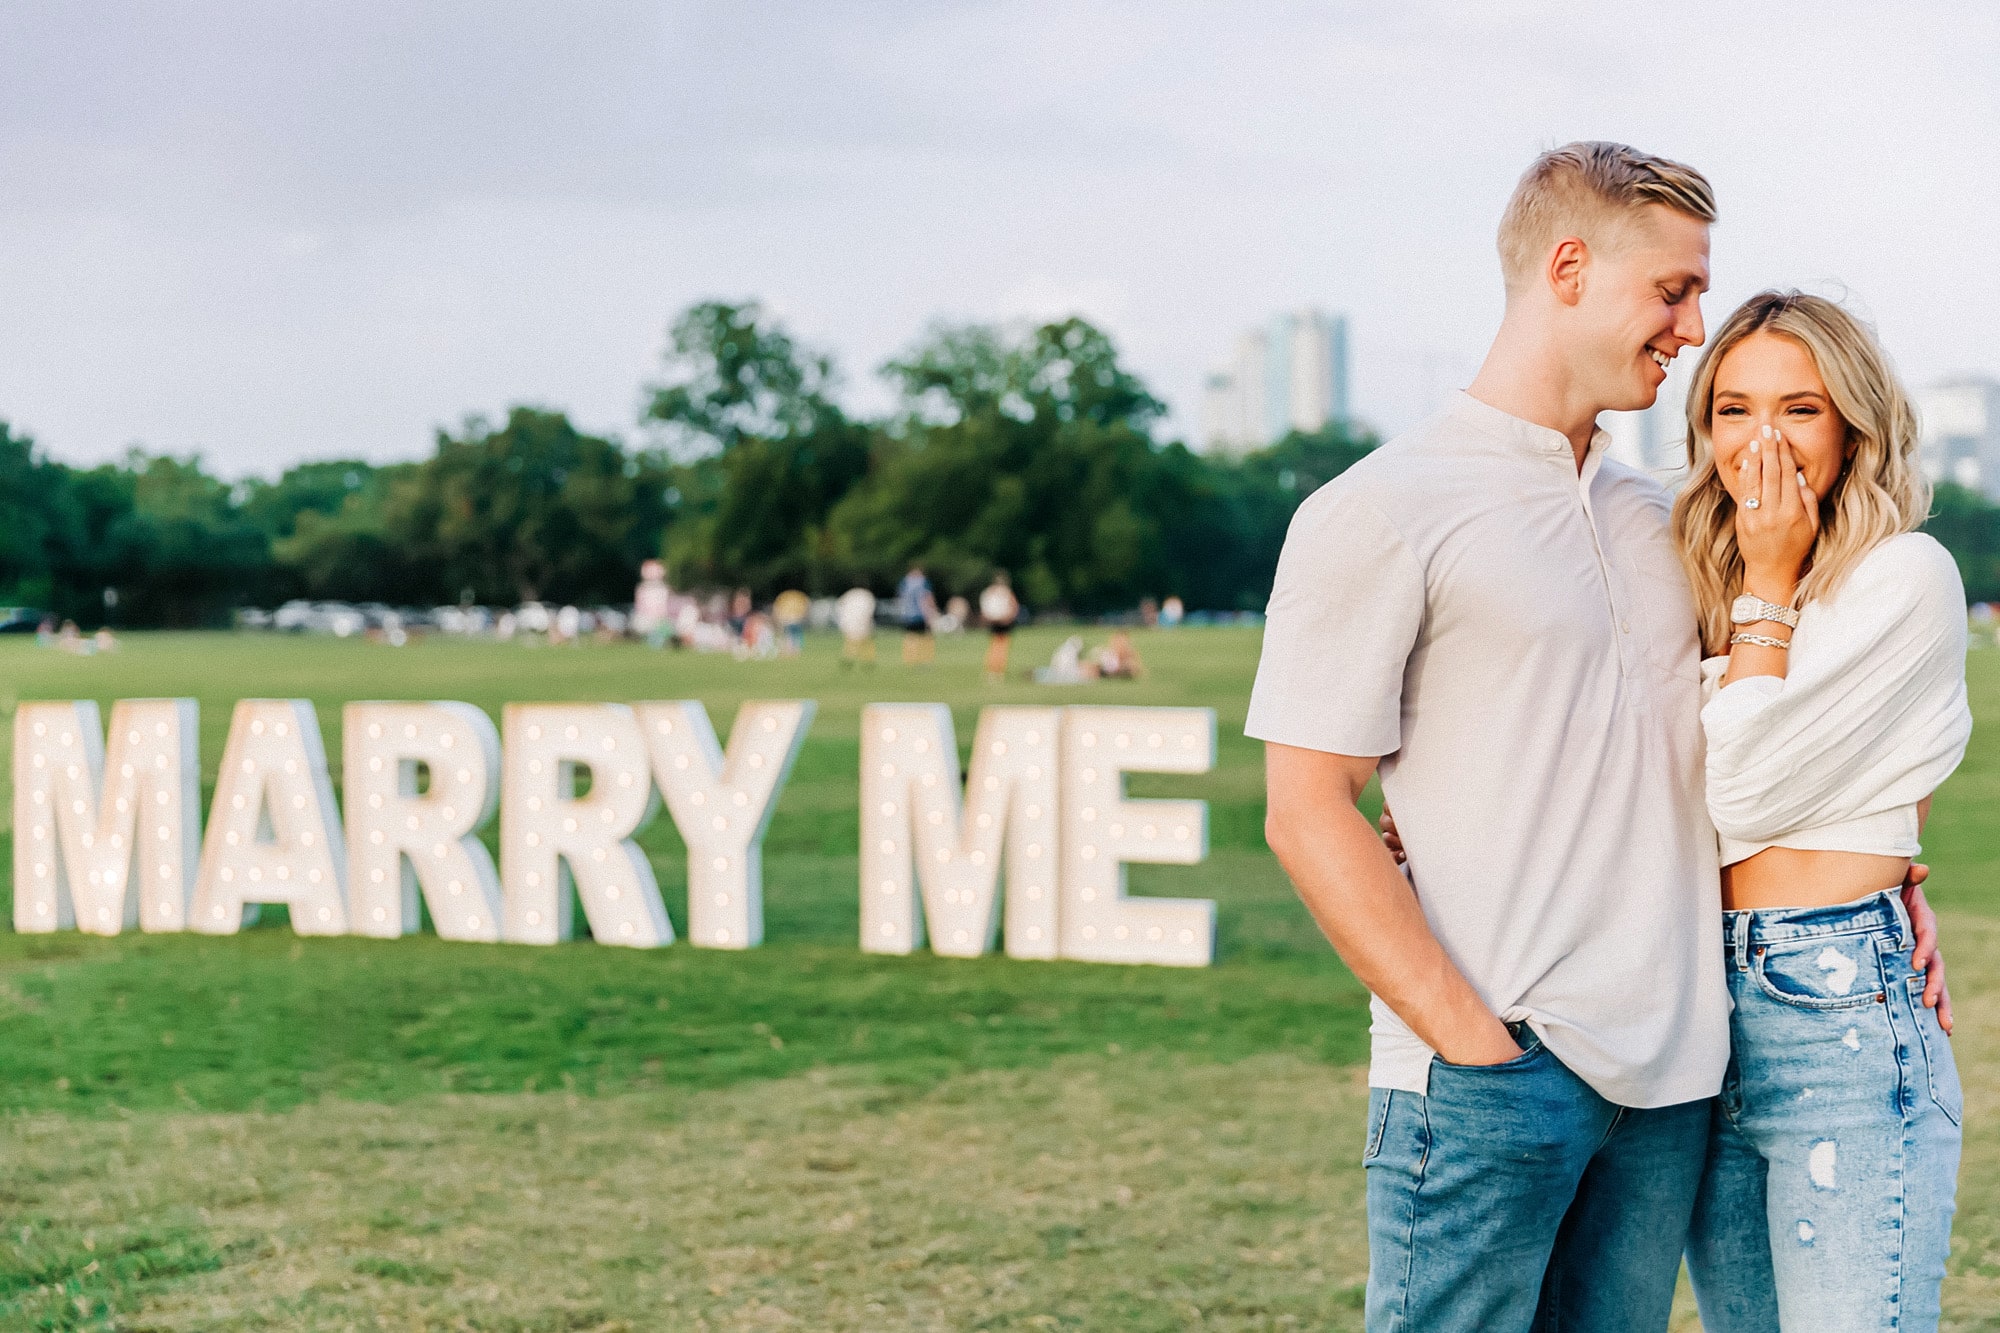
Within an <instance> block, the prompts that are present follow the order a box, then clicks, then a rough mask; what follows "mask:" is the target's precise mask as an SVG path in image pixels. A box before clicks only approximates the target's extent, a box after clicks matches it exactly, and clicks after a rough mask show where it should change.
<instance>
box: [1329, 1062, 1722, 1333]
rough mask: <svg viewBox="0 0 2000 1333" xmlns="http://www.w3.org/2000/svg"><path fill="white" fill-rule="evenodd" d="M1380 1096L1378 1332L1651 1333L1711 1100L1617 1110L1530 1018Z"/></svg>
mask: <svg viewBox="0 0 2000 1333" xmlns="http://www.w3.org/2000/svg"><path fill="white" fill-rule="evenodd" d="M1516 1035H1517V1038H1518V1039H1519V1040H1521V1041H1522V1042H1524V1043H1525V1045H1526V1049H1525V1050H1524V1051H1523V1052H1522V1054H1521V1056H1520V1057H1519V1058H1518V1059H1514V1060H1509V1061H1507V1062H1506V1063H1505V1064H1499V1065H1489V1066H1481V1067H1477V1068H1473V1067H1467V1066H1461V1065H1452V1064H1446V1063H1445V1062H1444V1061H1442V1060H1433V1061H1432V1062H1431V1075H1430V1093H1429V1095H1428V1096H1418V1095H1417V1094H1415V1093H1410V1092H1394V1091H1388V1090H1385V1089H1382V1088H1376V1089H1374V1090H1373V1091H1371V1092H1370V1093H1369V1095H1368V1146H1367V1149H1366V1155H1365V1157H1364V1159H1363V1160H1364V1162H1365V1164H1366V1166H1367V1168H1368V1315H1367V1318H1368V1328H1369V1333H1556V1331H1557V1330H1560V1331H1561V1333H1651V1331H1653V1330H1664V1329H1665V1328H1666V1327H1667V1320H1668V1318H1669V1315H1670V1313H1671V1311H1672V1307H1673V1300H1674V1283H1675V1280H1676V1279H1677V1278H1678V1277H1679V1275H1680V1261H1681V1249H1682V1246H1683V1244H1684V1243H1685V1241H1686V1238H1687V1225H1688V1218H1689V1215H1690V1214H1691V1213H1692V1211H1693V1208H1694V1199H1695V1191H1696V1190H1697V1188H1698V1187H1699V1185H1700V1182H1701V1171H1702V1161H1703V1150H1704V1148H1705V1145H1706V1143H1707V1140H1708V1116H1709V1103H1708V1102H1706V1101H1700V1102H1689V1103H1686V1104H1684V1105H1680V1106H1667V1107H1660V1108H1657V1109H1654V1110H1632V1109H1629V1108H1627V1107H1621V1106H1616V1105H1613V1104H1612V1103H1610V1102H1608V1101H1606V1100H1605V1099H1604V1098H1602V1097H1600V1096H1599V1095H1598V1094H1597V1093H1596V1092H1595V1091H1594V1090H1593V1089H1592V1088H1591V1087H1590V1085H1589V1084H1587V1083H1585V1082H1584V1081H1583V1080H1582V1079H1580V1078H1578V1077H1577V1076H1576V1075H1575V1074H1573V1073H1571V1072H1570V1071H1569V1069H1567V1068H1566V1067H1565V1066H1564V1065H1563V1064H1562V1062H1561V1061H1559V1060H1557V1059H1556V1058H1555V1056H1554V1055H1553V1054H1551V1053H1550V1052H1549V1051H1548V1049H1547V1048H1546V1047H1544V1046H1543V1045H1542V1044H1541V1042H1540V1041H1539V1040H1538V1039H1537V1038H1536V1037H1535V1035H1534V1034H1533V1033H1532V1032H1529V1031H1527V1030H1526V1029H1525V1028H1523V1029H1519V1030H1517V1034H1516Z"/></svg>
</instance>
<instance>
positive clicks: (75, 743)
mask: <svg viewBox="0 0 2000 1333" xmlns="http://www.w3.org/2000/svg"><path fill="white" fill-rule="evenodd" d="M196 717H197V714H196V709H195V702H194V700H192V699H121V700H119V701H118V702H117V703H116V704H114V705H112V708H111V744H110V753H109V755H108V756H107V755H106V753H105V743H104V736H103V733H102V731H101V730H100V728H99V725H98V715H97V705H96V703H94V702H92V701H91V700H88V699H86V700H81V701H79V702H76V703H24V704H22V705H21V706H20V707H19V709H18V710H17V711H16V712H15V715H14V929H16V930H18V931H24V932H28V931H33V932H40V931H51V930H58V929H66V928H68V927H70V926H75V927H77V928H78V929H80V930H85V931H88V932H89V933H91V934H93V935H116V934H117V933H118V932H119V931H121V930H123V929H124V928H125V927H126V926H129V925H133V924H135V923H136V924H137V925H138V926H139V927H140V928H141V929H143V930H149V931H158V930H184V929H186V928H187V898H188V888H189V886H190V885H191V884H192V883H193V882H194V867H195V853H196V850H197V848H198V847H199V845H200V841H201V825H200V822H199V821H200V817H201V816H200V812H199V810H198V809H197V808H196V807H197V803H198V801H199V799H200V794H201V769H200V765H199V763H198V762H197V759H196V755H195V742H196V740H197V735H196Z"/></svg>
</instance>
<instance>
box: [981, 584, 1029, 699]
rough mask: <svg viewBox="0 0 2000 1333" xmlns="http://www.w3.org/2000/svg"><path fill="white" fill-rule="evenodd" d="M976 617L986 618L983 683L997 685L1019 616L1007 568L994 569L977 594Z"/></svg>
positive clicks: (1001, 677) (1017, 601)
mask: <svg viewBox="0 0 2000 1333" xmlns="http://www.w3.org/2000/svg"><path fill="white" fill-rule="evenodd" d="M979 618H980V619H981V620H983V621H985V622H986V633H987V635H988V641H987V644H986V683H987V684H988V685H998V684H1000V683H1001V682H1002V681H1004V680H1006V679H1007V657H1008V653H1009V650H1010V649H1011V647H1012V644H1013V637H1014V623H1015V622H1016V621H1018V620H1019V619H1020V618H1021V602H1020V599H1019V598H1017V597H1015V596H1014V588H1013V585H1012V584H1011V583H1010V582H1009V581H1008V578H1007V571H1006V570H1004V569H1000V570H995V571H994V573H993V581H992V582H991V583H989V584H987V585H986V587H985V589H984V590H982V591H981V592H980V594H979Z"/></svg>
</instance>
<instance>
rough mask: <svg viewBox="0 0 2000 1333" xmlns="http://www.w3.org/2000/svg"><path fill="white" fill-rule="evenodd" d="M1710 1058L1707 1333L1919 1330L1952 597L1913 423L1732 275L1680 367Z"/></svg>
mask: <svg viewBox="0 0 2000 1333" xmlns="http://www.w3.org/2000/svg"><path fill="white" fill-rule="evenodd" d="M1688 402H1689V411H1688V421H1689V449H1690V456H1691V458H1690V461H1691V463H1692V466H1693V475H1692V479H1691V481H1690V483H1689V485H1688V487H1687V489H1686V490H1685V491H1683V492H1682V494H1681V496H1680V498H1679V500H1678V501H1677V503H1676V504H1675V507H1674V534H1675V538H1676V540H1677V541H1678V543H1679V545H1680V549H1681V555H1682V559H1683V560H1684V561H1685V563H1686V565H1687V571H1688V576H1689V579H1690V581H1691V582H1692V584H1693V587H1694V592H1695V599H1696V604H1697V607H1698V610H1699V612H1700V617H1701V635H1702V641H1703V649H1704V653H1705V654H1707V655H1708V658H1707V660H1706V661H1705V662H1704V663H1703V678H1704V681H1703V683H1704V699H1705V704H1704V707H1703V710H1702V725H1703V728H1704V730H1705V732H1706V733H1707V741H1708V751H1707V766H1708V773H1707V778H1708V804H1709V812H1710V815H1711V816H1712V818H1713V819H1714V822H1715V826H1716V829H1717V831H1718V833H1719V834H1720V836H1721V849H1722V863H1723V871H1722V906H1723V909H1724V930H1723V935H1724V946H1725V952H1726V957H1727V963H1726V966H1727V969H1728V979H1729V988H1730V994H1731V997H1732V999H1733V1000H1734V1002H1735V1009H1734V1013H1733V1014H1732V1016H1731V1031H1730V1037H1731V1058H1730V1063H1729V1072H1728V1074H1727V1076H1726V1078H1725V1080H1724V1084H1723V1090H1722V1095H1721V1096H1720V1097H1719V1098H1717V1100H1716V1103H1715V1107H1714V1111H1713V1115H1712V1127H1711V1134H1710V1142H1709V1159H1708V1166H1707V1169H1706V1174H1705V1176H1704V1179H1703V1184H1702V1191H1701V1195H1700V1199H1699V1202H1698V1203H1697V1205H1696V1212H1695V1219H1694V1227H1693V1231H1692V1233H1691V1237H1690V1243H1689V1252H1688V1257H1689V1264H1690V1268H1691V1271H1692V1273H1693V1276H1694V1281H1695V1288H1696V1292H1697V1294H1698V1296H1699V1298H1700V1304H1701V1314H1702V1320H1703V1324H1704V1326H1705V1327H1706V1328H1707V1329H1708V1330H1710V1333H1742V1331H1746V1330H1755V1331H1756V1333H1776V1330H1778V1329H1780V1328H1783V1329H1786V1330H1791V1329H1811V1330H1814V1331H1815V1333H1846V1331H1847V1330H1855V1331H1856V1333H1859V1330H1877V1329H1898V1330H1903V1331H1904V1333H1914V1331H1915V1330H1926V1329H1935V1328H1936V1327H1937V1324H1938V1293H1939V1286H1940V1283H1941V1282H1942V1280H1943V1278H1944V1261H1945V1253H1946V1250H1947V1248H1948V1245H1949V1240H1950V1231H1951V1215H1952V1208H1953V1194H1954V1191H1955V1186H1956V1178H1957V1172H1958V1158H1959V1142H1960V1130H1959V1120H1960V1116H1961V1106H1962V1103H1961V1098H1960V1091H1959V1081H1958V1072H1957V1068H1956V1066H1955V1065H1954V1063H1953V1060H1952V1053H1951V1047H1950V1044H1949V1043H1948V1042H1947V1041H1946V1035H1947V1032H1948V1031H1949V1025H1950V1010H1949V1002H1948V1001H1945V1002H1944V1003H1943V1004H1942V1005H1938V1007H1935V1008H1934V1007H1933V1005H1934V1004H1936V1003H1937V1002H1938V1001H1940V1000H1942V999H1943V995H1942V979H1941V977H1940V979H1939V980H1938V981H1937V982H1935V983H1932V984H1931V985H1930V986H1928V987H1927V984H1926V979H1925V976H1924V974H1923V973H1921V972H1917V971H1914V970H1912V968H1911V966H1910V956H1911V947H1912V944H1913V940H1912V936H1911V929H1910V921H1909V916H1908V914H1907V912H1906V910H1905V908H1904V905H1903V903H1902V901H1901V898H1900V896H1899V889H1900V887H1901V885H1902V882H1903V879H1904V876H1905V874H1906V873H1907V871H1908V869H1909V866H1910V858H1911V857H1912V856H1913V855H1914V854H1915V853H1916V851H1917V834H1918V830H1919V828H1920V826H1921V824H1922V822H1923V817H1924V815H1925V814H1926V813H1927V812H1928V808H1929V803H1930V797H1931V793H1932V792H1934V791H1935V790H1936V789H1937V787H1938V785H1939V784H1940V783H1942V782H1943V781H1944V780H1945V778H1946V777H1947V776H1948V775H1949V774H1950V773H1951V771H1952V769H1953V768H1955V767H1956V766H1957V764H1958V761H1959V759H1960V757H1961V756H1962V755H1963V754H1964V752H1965V744H1966V740H1967V738H1968V737H1969V735H1970V734H1971V728H1972V717H1971V713H1970V711H1969V710H1968V708H1967V705H1966V695H1965V594H1964V590H1963V588H1962V587H1961V585H1960V582H1959V576H1958V571H1957V568H1956V567H1955V566H1954V564H1953V563H1952V559H1951V556H1950V555H1949V554H1948V553H1947V552H1946V551H1945V550H1944V549H1943V548H1942V547H1941V546H1939V545H1938V544H1937V542H1936V541H1935V540H1933V539H1932V538H1930V537H1929V536H1926V535H1924V534H1923V533H1920V532H1918V531H1917V530H1916V529H1917V527H1918V526H1919V525H1920V524H1921V523H1922V522H1923V521H1924V517H1925V514H1926V512H1927V510H1928V507H1929V503H1930V489H1929V487H1928V486H1927V485H1926V484H1925V482H1924V479H1923V477H1922V476H1921V475H1920V474H1919V472H1918V471H1917V468H1916V421H1915V416H1914V414H1913V412H1912V411H1911V408H1910V406H1909V402H1908V399H1907V398H1906V396H1905V395H1904V392H1903V389H1902V387H1901V385H1899V384H1898V383H1897V380H1896V377H1895V374H1894V373H1893V371H1892V370H1891V369H1890V367H1889V365H1888V363H1887V360H1886V358H1885V357H1884V356H1883V354H1882V352H1881V349H1880V348H1879V347H1878V346H1877V345H1876V342H1875V339H1874V337H1873V335H1872V334H1871V333H1870V332H1869V330H1868V329H1867V328H1866V326H1864V325H1863V324H1862V323H1861V322H1860V321H1858V320H1857V319H1855V317H1854V316H1852V315H1850V314H1848V313H1847V312H1846V311H1845V310H1843V309H1841V308H1840V307H1839V306H1838V305H1835V304H1833V303H1832V302H1830V301H1826V300H1823V299H1820V298H1818V297H1813V296H1805V295H1800V294H1798V293H1795V292H1766V293H1763V294H1761V295H1759V296H1756V297H1753V298H1752V299H1751V300H1750V301H1748V302H1746V303H1745V304H1744V305H1743V306H1742V307H1741V308H1740V309H1739V310H1737V311H1736V312H1735V313H1734V314H1733V315H1731V316H1730V317H1729V320H1728V321H1727V322H1726V323H1725V324H1724V325H1723V326H1722V328H1721V329H1720V330H1719V331H1718V332H1717V334H1716V336H1715V339H1714V341H1713V342H1712V343H1711V345H1710V346H1709V348H1708V350H1707V352H1706V353H1705V354H1704V355H1703V357H1702V360H1701V363H1700V365H1699V367H1698V368H1697V370H1696V372H1695V379H1694V384H1693V386H1692V388H1691V390H1690V393H1689V399H1688Z"/></svg>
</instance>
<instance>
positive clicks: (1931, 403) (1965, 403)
mask: <svg viewBox="0 0 2000 1333" xmlns="http://www.w3.org/2000/svg"><path fill="white" fill-rule="evenodd" d="M1916 399H1917V456H1918V458H1919V459H1920V460H1921V461H1922V464H1923V469H1924V475H1925V476H1927V477H1929V478H1930V479H1931V480H1932V481H1955V482H1957V483H1958V484H1959V485H1961V486H1964V487H1966V488H1967V489H1969V490H1975V491H1978V492H1980V493H1981V494H1983V495H1985V496H1986V498H1987V499H1989V500H2000V380H1993V379H1990V378H1987V377H1986V376H1983V375H1967V376H1962V377H1960V378H1958V379H1950V380H1943V381H1940V382H1939V383H1937V384H1933V385H1931V386H1930V387H1929V388H1927V389H1924V390H1921V391H1920V392H1918V394H1917V395H1916Z"/></svg>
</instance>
